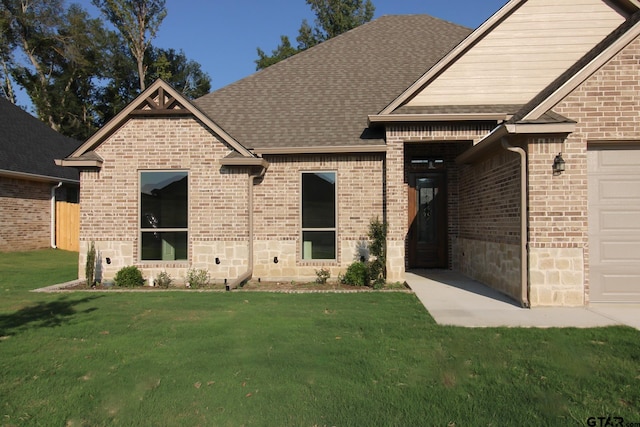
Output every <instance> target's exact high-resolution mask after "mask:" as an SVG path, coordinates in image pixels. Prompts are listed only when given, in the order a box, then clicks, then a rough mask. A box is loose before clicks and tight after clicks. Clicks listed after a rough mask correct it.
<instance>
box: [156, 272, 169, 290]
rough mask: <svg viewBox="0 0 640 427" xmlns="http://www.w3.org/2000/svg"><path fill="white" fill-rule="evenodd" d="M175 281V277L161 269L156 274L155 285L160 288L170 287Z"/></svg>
mask: <svg viewBox="0 0 640 427" xmlns="http://www.w3.org/2000/svg"><path fill="white" fill-rule="evenodd" d="M172 283H173V279H172V278H171V276H170V275H169V273H167V272H166V271H161V272H160V273H158V275H157V276H156V280H155V285H156V286H157V287H159V288H165V289H166V288H168V287H170V286H171V284H172Z"/></svg>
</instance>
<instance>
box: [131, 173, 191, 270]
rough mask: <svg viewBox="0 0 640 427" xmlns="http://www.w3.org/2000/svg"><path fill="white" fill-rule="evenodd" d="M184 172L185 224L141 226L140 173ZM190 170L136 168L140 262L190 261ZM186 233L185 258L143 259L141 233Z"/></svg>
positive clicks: (166, 262)
mask: <svg viewBox="0 0 640 427" xmlns="http://www.w3.org/2000/svg"><path fill="white" fill-rule="evenodd" d="M163 172H164V173H167V172H168V173H184V174H185V175H186V177H187V209H186V215H187V217H186V222H187V226H186V227H184V228H176V227H172V228H151V229H149V228H143V227H142V215H143V212H142V175H143V174H145V173H163ZM190 175H191V173H190V171H189V170H188V169H139V170H138V212H137V218H136V221H138V245H137V246H138V256H137V258H138V262H140V263H148V264H169V263H171V264H176V263H189V261H190V257H189V254H190V250H189V246H190V240H189V235H190V229H189V224H190V221H189V217H190V214H191V197H190V187H191V182H190V181H191V179H190ZM182 232H184V233H186V235H187V236H186V237H187V242H186V258H185V259H173V260H171V259H167V260H164V259H143V257H142V250H143V239H142V237H143V234H146V233H182Z"/></svg>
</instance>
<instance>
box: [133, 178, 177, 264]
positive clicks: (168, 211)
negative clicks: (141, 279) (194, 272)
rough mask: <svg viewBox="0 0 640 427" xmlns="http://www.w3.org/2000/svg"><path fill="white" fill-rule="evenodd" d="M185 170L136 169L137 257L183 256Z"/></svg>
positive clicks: (145, 258)
mask: <svg viewBox="0 0 640 427" xmlns="http://www.w3.org/2000/svg"><path fill="white" fill-rule="evenodd" d="M188 188H189V187H188V173H187V172H185V171H162V172H161V171H158V172H155V171H154V172H146V171H145V172H140V235H141V239H140V240H141V243H140V255H141V256H140V258H141V259H142V260H143V261H175V260H186V259H187V252H188V251H187V248H188V245H187V242H188V239H187V236H188V231H187V218H188V212H189V209H188V206H189V203H188V201H189V197H188Z"/></svg>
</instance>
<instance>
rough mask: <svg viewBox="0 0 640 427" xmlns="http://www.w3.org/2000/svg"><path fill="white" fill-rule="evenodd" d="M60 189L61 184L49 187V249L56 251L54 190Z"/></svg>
mask: <svg viewBox="0 0 640 427" xmlns="http://www.w3.org/2000/svg"><path fill="white" fill-rule="evenodd" d="M60 187H62V182H59V183H58V184H57V185H54V186H53V187H51V248H52V249H57V248H58V246H57V245H56V190H57V189H58V188H60Z"/></svg>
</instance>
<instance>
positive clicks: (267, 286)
mask: <svg viewBox="0 0 640 427" xmlns="http://www.w3.org/2000/svg"><path fill="white" fill-rule="evenodd" d="M225 290H226V286H225V285H224V283H215V284H212V285H209V286H206V287H200V288H187V287H185V286H184V285H182V284H177V285H172V286H170V287H169V288H161V287H154V286H140V287H136V288H123V287H118V286H114V285H112V284H107V285H101V284H98V285H96V286H92V287H90V286H87V285H86V284H85V282H84V281H75V282H72V283H68V284H64V286H60V287H57V288H52V287H50V288H48V289H47V290H46V291H49V292H64V291H87V292H90V291H102V292H127V291H128V292H161V291H185V292H199V291H200V292H201V291H221V292H222V291H225ZM409 290H410V289H409V288H408V286H407V285H406V284H391V285H388V286H386V287H385V288H383V289H381V290H380V291H395V292H397V291H409ZM233 291H234V292H251V291H257V292H282V293H295V292H370V291H373V289H372V288H369V287H363V286H351V285H345V284H341V283H326V284H320V283H314V282H309V283H303V282H265V281H260V282H258V281H257V280H251V281H249V282H247V283H246V284H245V285H244V286H242V287H240V288H237V289H233Z"/></svg>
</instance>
